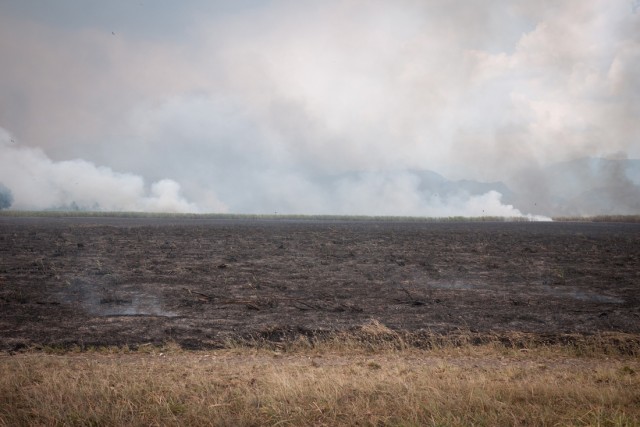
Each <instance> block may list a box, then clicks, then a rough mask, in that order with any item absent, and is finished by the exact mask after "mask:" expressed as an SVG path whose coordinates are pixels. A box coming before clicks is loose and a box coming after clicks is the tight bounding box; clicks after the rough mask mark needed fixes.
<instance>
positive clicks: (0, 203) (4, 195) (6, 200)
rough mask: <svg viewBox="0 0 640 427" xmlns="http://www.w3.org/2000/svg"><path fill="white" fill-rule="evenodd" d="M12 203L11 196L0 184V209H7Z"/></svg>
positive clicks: (9, 191)
mask: <svg viewBox="0 0 640 427" xmlns="http://www.w3.org/2000/svg"><path fill="white" fill-rule="evenodd" d="M12 203H13V194H12V193H11V190H9V189H8V188H7V187H6V186H5V185H4V184H2V183H1V182H0V209H7V208H9V207H11V204H12Z"/></svg>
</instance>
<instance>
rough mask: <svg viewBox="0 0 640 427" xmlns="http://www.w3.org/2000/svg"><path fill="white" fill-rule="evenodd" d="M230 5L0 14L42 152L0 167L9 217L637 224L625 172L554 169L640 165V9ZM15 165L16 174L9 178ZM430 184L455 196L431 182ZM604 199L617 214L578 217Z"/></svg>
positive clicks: (17, 105)
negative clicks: (501, 218)
mask: <svg viewBox="0 0 640 427" xmlns="http://www.w3.org/2000/svg"><path fill="white" fill-rule="evenodd" d="M61 3H62V4H66V5H69V4H70V3H69V2H68V0H61ZM225 3H226V4H227V6H225V11H224V13H222V12H216V13H210V12H211V10H213V9H215V8H216V7H218V6H215V5H216V4H217V2H211V3H210V5H213V6H210V7H212V8H213V9H206V8H205V9H206V10H205V9H203V7H202V3H201V2H187V3H185V4H184V5H183V6H181V7H180V10H179V12H177V11H175V10H172V7H173V6H170V5H168V3H167V4H163V5H157V6H154V7H155V8H157V12H158V14H157V15H154V16H156V17H162V20H163V21H162V22H156V21H154V20H147V13H148V10H147V7H146V6H145V7H139V6H138V5H136V6H135V7H133V6H132V5H131V4H129V3H127V2H122V3H118V2H116V3H109V5H110V6H108V10H107V12H109V13H98V12H96V10H94V8H97V10H99V9H100V8H103V7H107V6H102V5H94V6H92V8H91V10H90V11H89V8H87V9H85V8H84V7H82V6H79V5H74V7H72V8H70V9H73V11H74V13H73V15H72V16H70V15H68V14H62V13H61V12H59V10H58V9H57V8H56V7H53V6H51V7H48V8H47V9H46V10H47V13H42V11H41V10H40V13H34V12H33V11H32V10H31V9H33V8H35V6H29V5H28V4H27V3H25V4H24V6H20V7H19V8H18V9H20V10H22V12H21V14H17V13H14V10H15V9H16V7H17V6H15V7H8V6H2V5H0V9H1V10H0V11H1V12H4V13H0V55H1V56H2V57H3V58H5V59H6V60H5V61H3V65H4V66H3V70H2V79H0V123H1V124H2V126H4V127H6V128H9V129H11V130H12V131H13V132H15V133H16V134H17V135H19V136H20V139H21V140H22V141H24V143H25V144H28V145H29V147H40V148H28V147H26V146H23V147H18V146H17V144H16V145H15V146H6V147H1V148H0V149H1V150H3V152H2V153H1V154H2V158H0V163H2V165H1V166H2V170H0V179H1V180H2V181H3V182H4V183H5V184H7V186H8V187H9V188H11V190H12V191H13V194H14V197H15V203H14V205H13V206H12V208H15V209H22V208H27V207H30V208H43V209H44V208H52V207H61V206H72V205H74V204H75V205H77V206H79V207H81V208H84V209H95V208H99V209H105V210H111V209H125V210H176V211H207V212H208V211H232V212H255V213H273V212H276V211H277V212H282V213H309V214H313V213H353V214H390V215H436V216H449V215H465V216H466V215H483V214H484V215H507V216H511V215H517V214H519V213H524V214H527V213H533V214H544V215H558V214H568V213H569V212H605V211H607V212H608V211H609V210H611V211H616V210H619V211H621V212H622V211H624V212H634V210H635V212H636V213H637V212H638V210H637V209H640V208H637V207H635V205H630V204H629V203H627V204H625V202H624V200H625V199H626V198H629V197H635V194H636V185H637V184H632V183H631V184H630V183H629V182H626V181H624V179H626V178H625V177H624V176H623V175H621V174H619V173H615V171H614V172H611V171H609V170H608V169H607V168H598V169H597V171H598V172H597V173H594V174H593V176H591V175H589V176H590V178H589V179H588V180H583V179H581V178H580V177H581V174H582V172H579V171H578V169H580V168H578V169H575V170H574V169H571V168H568V170H572V171H573V172H572V173H563V174H562V173H556V172H555V169H554V167H553V165H554V164H564V163H566V162H570V161H572V160H575V159H582V158H598V157H604V156H606V155H607V154H608V153H611V152H623V153H626V154H627V155H628V156H629V157H630V158H638V157H640V144H638V139H637V135H640V121H638V120H637V117H640V102H638V95H637V94H638V93H640V86H639V85H640V83H639V82H640V79H638V78H637V76H638V75H639V73H640V31H638V30H637V29H638V28H640V13H637V11H635V3H633V4H632V3H630V2H628V1H622V0H620V1H605V0H584V1H580V2H575V1H570V0H563V1H557V2H537V3H533V2H524V1H506V0H488V1H486V2H473V3H470V2H463V1H460V0H454V1H443V0H429V1H416V0H399V1H397V2H385V1H377V0H374V1H360V0H355V1H349V2H344V1H337V0H327V1H323V2H320V3H317V4H314V5H311V4H308V3H307V2H295V1H291V0H274V1H268V2H241V3H243V5H242V6H234V5H236V4H238V3H237V2H225ZM16 4H17V3H16ZM56 4H60V3H58V2H57V3H56ZM105 4H106V3H105ZM632 6H633V7H632ZM57 10H58V12H56V11H57ZM116 11H117V13H116ZM206 11H208V12H206ZM634 11H635V12H634ZM205 12H206V13H205ZM56 13H59V14H60V16H57V15H56ZM62 15H64V16H62ZM174 15H179V19H178V18H176V19H178V20H176V21H172V18H171V17H172V16H174ZM105 16H109V17H111V18H109V19H108V21H109V22H106V21H107V20H106V19H102V18H103V17H105ZM117 16H127V17H129V19H127V20H123V21H119V20H118V19H117V18H116V17H117ZM74 17H75V18H74ZM89 18H90V19H89ZM165 24H166V25H165ZM116 25H120V27H119V28H117V29H116V31H114V28H113V26H116ZM178 27H179V28H181V29H182V30H180V31H177V33H174V32H173V31H176V28H178ZM185 28H188V31H185V30H184V29H185ZM112 31H113V33H112ZM174 36H175V37H174ZM16 40H19V41H20V42H19V43H17V42H16ZM33 64H39V66H37V67H34V66H33ZM5 152H6V153H7V154H5ZM45 153H46V154H45ZM132 153H134V154H135V155H133V154H132ZM9 157H12V158H13V159H14V160H16V161H17V160H19V159H22V161H23V163H24V164H25V167H24V170H16V168H15V167H14V168H13V169H11V170H12V172H11V173H9V172H8V170H9V169H8V168H10V167H11V162H10V161H9V160H7V159H8V158H9ZM68 159H84V160H68ZM5 163H6V164H7V165H8V166H7V167H8V168H5V167H4V164H5ZM13 163H14V164H15V163H16V162H15V161H14V162H13ZM97 165H103V166H97ZM550 168H551V169H550ZM625 168H626V169H625V171H626V172H625V173H626V174H627V175H626V176H629V174H634V173H635V172H633V171H634V170H636V166H633V165H632V166H629V165H627V166H625ZM427 170H431V171H435V172H437V173H439V174H442V175H443V176H444V177H446V178H447V179H450V180H453V181H451V183H453V184H451V186H450V188H448V190H447V191H443V189H442V186H441V185H440V184H434V183H425V181H424V176H423V174H422V172H416V171H427ZM26 171H31V172H30V174H31V175H29V174H28V173H27V172H26ZM115 171H127V173H119V172H115ZM630 171H631V172H630ZM574 172H575V173H574ZM11 174H16V175H11ZM80 174H86V175H87V179H86V180H85V179H84V178H83V179H81V180H80V181H81V182H78V183H76V182H75V181H76V180H74V179H75V177H78V176H83V175H80ZM7 175H11V176H21V178H20V179H18V178H8V177H7ZM38 176H41V177H42V178H37V177H38ZM167 177H170V178H171V179H170V180H167ZM591 178H593V179H591ZM558 179H560V181H558ZM462 180H467V181H468V182H470V183H472V184H473V185H471V186H466V187H465V186H464V185H461V184H460V185H454V184H455V183H458V182H459V181H462ZM603 180H607V182H609V184H607V185H604V184H603ZM612 180H617V182H616V183H612ZM145 181H146V182H151V184H145ZM484 183H495V184H496V185H494V186H487V185H484ZM574 183H578V184H579V185H574ZM432 184H433V185H432ZM476 184H481V185H476ZM472 187H473V188H472ZM605 187H607V188H609V189H612V188H615V191H614V192H610V193H611V194H615V195H617V196H616V197H613V198H612V197H600V196H598V197H591V200H592V201H591V202H589V203H591V205H589V206H587V204H586V203H587V200H588V199H589V198H590V196H589V195H590V194H591V195H594V194H595V193H593V190H594V189H595V190H597V194H598V195H601V194H604V193H603V192H604V191H605V190H602V189H603V188H605ZM598 189H600V190H598ZM470 190H473V191H470Z"/></svg>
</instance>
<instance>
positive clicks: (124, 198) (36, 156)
mask: <svg viewBox="0 0 640 427" xmlns="http://www.w3.org/2000/svg"><path fill="white" fill-rule="evenodd" d="M0 181H2V182H5V183H7V185H8V186H10V187H11V188H12V189H13V193H14V204H13V208H14V209H21V210H41V209H66V210H69V209H81V210H98V211H154V212H197V211H198V210H199V209H198V206H196V205H195V204H194V203H191V202H189V201H188V200H186V199H185V198H184V197H183V196H182V195H181V189H180V185H179V184H178V183H177V182H175V181H173V180H171V179H162V180H159V181H157V182H154V183H152V184H151V186H150V187H149V188H147V187H146V186H145V183H144V180H143V178H142V177H140V176H137V175H134V174H129V173H119V172H114V171H113V170H111V169H110V168H107V167H101V166H96V165H94V164H93V163H91V162H88V161H85V160H67V161H61V162H54V161H52V160H51V159H50V158H48V157H47V156H46V155H45V154H44V152H42V150H39V149H34V148H29V147H24V146H20V145H19V144H18V143H16V142H15V141H14V140H13V139H12V138H11V137H10V136H9V134H8V132H6V131H4V130H2V129H1V128H0ZM0 190H1V189H0ZM0 192H1V193H2V194H4V193H5V192H3V191H0ZM223 208H224V207H223V206H219V209H223Z"/></svg>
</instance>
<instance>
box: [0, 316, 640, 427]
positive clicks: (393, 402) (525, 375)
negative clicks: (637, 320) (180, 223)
mask: <svg viewBox="0 0 640 427" xmlns="http://www.w3.org/2000/svg"><path fill="white" fill-rule="evenodd" d="M521 338H523V337H521ZM634 339H635V341H634ZM525 341H526V340H524V339H521V340H520V342H525ZM624 342H627V343H629V342H636V343H637V342H638V341H637V337H633V336H624V335H617V336H603V337H597V338H592V339H585V340H583V341H581V342H574V343H573V344H571V345H566V344H561V345H536V344H531V346H530V347H523V346H518V347H513V346H508V345H504V343H503V342H500V341H498V340H494V341H489V342H487V343H485V344H482V345H472V344H471V343H470V342H467V343H465V342H461V341H460V340H458V341H456V342H453V341H449V342H446V341H442V342H440V343H439V344H438V345H435V346H433V347H432V348H431V349H429V350H420V349H416V348H412V347H410V346H406V345H404V344H403V339H402V337H401V336H400V335H398V334H397V333H395V332H393V331H391V330H389V329H387V328H385V327H384V326H383V325H381V324H379V323H377V322H372V323H371V324H368V325H365V326H363V328H362V329H361V330H360V331H359V332H358V334H354V335H351V336H346V335H341V336H335V337H333V338H332V339H328V340H326V341H323V342H312V341H309V340H306V339H302V338H301V339H299V340H298V341H296V342H291V343H287V344H285V345H280V344H278V345H276V344H273V343H268V342H264V343H253V344H252V345H247V344H246V343H245V344H233V343H229V346H228V347H229V348H226V349H220V350H208V351H187V350H182V349H181V348H180V347H179V346H177V345H175V344H173V345H167V346H164V347H154V346H140V347H138V348H137V349H136V350H129V349H127V348H126V347H125V348H113V347H112V348H108V347H104V348H97V349H89V350H85V351H80V350H79V349H66V350H60V349H54V348H45V349H41V350H38V351H33V350H29V351H24V352H20V353H14V354H8V353H6V354H4V355H2V356H0V425H3V426H17V425H69V426H74V425H78V426H81V425H82V426H85V425H94V426H122V425H134V426H149V425H196V426H198V425H221V426H225V425H227V426H241V425H255V426H258V425H272V426H276V425H289V426H300V425H303V426H319V425H326V426H334V425H365V426H366V425H371V426H378V425H405V426H406V425H415V426H418V425H434V426H435V425H447V426H449V425H450V426H467V425H481V426H497V425H522V426H544V425H548V426H556V425H577V426H592V425H597V426H633V425H638V424H639V423H640V360H639V359H638V354H640V353H639V349H638V346H637V344H636V345H632V346H628V345H627V346H620V343H624Z"/></svg>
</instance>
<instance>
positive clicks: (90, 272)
mask: <svg viewBox="0 0 640 427" xmlns="http://www.w3.org/2000/svg"><path fill="white" fill-rule="evenodd" d="M371 319H376V320H378V321H379V322H381V323H382V324H384V325H386V326H387V327H389V328H391V329H392V330H395V331H405V332H408V333H411V334H416V335H420V334H423V333H424V334H426V333H437V334H448V333H452V332H454V331H459V330H465V331H469V332H471V333H479V334H482V333H493V334H496V333H497V334H501V333H505V334H506V333H512V332H524V333H532V334H537V335H539V336H541V337H545V339H550V340H553V339H554V337H560V336H562V335H563V334H594V333H600V332H625V333H630V334H638V333H640V224H625V223H498V222H496V223H427V222H424V223H422V222H375V221H361V222H355V221H293V220H251V221H249V220H198V219H181V220H172V219H152V218H142V219H140V218H137V219H136V218H37V219H34V218H9V217H3V218H0V331H2V332H1V334H0V349H9V350H10V349H16V348H20V347H25V346H33V345H39V346H44V345H47V346H71V345H78V346H85V347H86V346H94V345H95V346H104V345H125V344H127V345H134V346H135V345H139V344H142V343H149V342H150V343H158V344H160V343H163V342H168V341H173V342H176V343H178V344H180V345H181V346H183V347H186V348H210V347H220V346H223V345H224V343H225V342H227V341H228V340H229V339H237V338H246V337H256V338H260V339H266V340H275V341H277V340H287V339H290V338H295V336H297V335H306V336H309V335H318V334H320V335H321V334H323V333H329V332H335V331H346V330H350V329H354V328H357V327H360V326H361V325H363V324H366V323H367V322H369V321H371Z"/></svg>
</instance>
